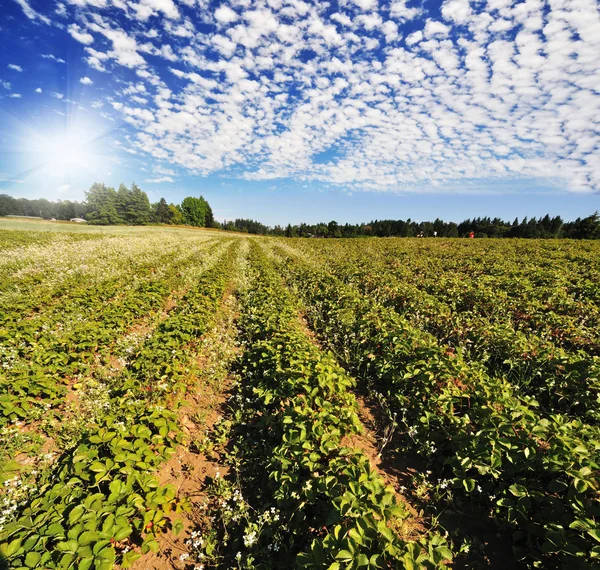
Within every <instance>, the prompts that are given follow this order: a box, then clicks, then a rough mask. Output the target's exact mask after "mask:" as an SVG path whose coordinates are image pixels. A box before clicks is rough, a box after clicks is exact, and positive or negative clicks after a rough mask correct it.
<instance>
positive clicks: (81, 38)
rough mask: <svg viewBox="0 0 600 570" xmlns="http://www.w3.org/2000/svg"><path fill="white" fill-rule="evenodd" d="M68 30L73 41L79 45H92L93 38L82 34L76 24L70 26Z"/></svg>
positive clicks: (85, 33) (90, 35) (84, 33)
mask: <svg viewBox="0 0 600 570" xmlns="http://www.w3.org/2000/svg"><path fill="white" fill-rule="evenodd" d="M68 29H69V33H70V34H71V36H72V37H73V39H75V40H77V41H78V42H79V43H82V44H84V45H86V46H88V45H90V44H92V43H94V36H92V34H89V33H87V32H82V31H81V28H80V27H79V26H78V25H77V24H71V25H70V26H69V28H68Z"/></svg>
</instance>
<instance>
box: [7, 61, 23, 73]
mask: <svg viewBox="0 0 600 570" xmlns="http://www.w3.org/2000/svg"><path fill="white" fill-rule="evenodd" d="M7 67H8V69H12V70H13V71H18V72H19V73H21V72H22V71H23V68H22V67H21V66H20V65H16V64H14V63H9V64H8V66H7Z"/></svg>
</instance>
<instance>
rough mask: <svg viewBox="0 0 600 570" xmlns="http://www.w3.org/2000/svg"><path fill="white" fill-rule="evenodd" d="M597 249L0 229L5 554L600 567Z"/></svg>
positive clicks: (50, 563) (25, 564)
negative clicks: (192, 477) (209, 347)
mask: <svg viewBox="0 0 600 570" xmlns="http://www.w3.org/2000/svg"><path fill="white" fill-rule="evenodd" d="M599 254H600V249H599V248H598V246H597V245H595V244H593V243H591V244H582V243H574V242H566V241H564V242H561V241H554V242H552V243H549V242H536V241H532V240H529V241H527V242H521V241H518V240H512V241H503V242H499V241H495V240H486V241H483V240H482V241H481V242H479V241H475V242H473V240H469V241H467V240H441V239H440V240H418V239H414V240H410V239H389V240H376V239H371V240H328V241H322V240H308V239H306V240H301V239H297V240H294V239H288V240H283V239H269V238H247V237H244V236H236V235H231V234H228V235H227V234H221V233H218V232H212V233H211V232H189V231H184V230H180V231H176V230H172V229H171V230H169V231H166V230H161V229H152V228H149V229H146V230H139V231H136V232H131V233H127V232H122V231H120V232H118V231H114V232H111V231H109V232H107V233H104V234H103V233H97V232H90V233H86V231H85V230H78V233H69V232H56V231H54V232H52V233H50V232H42V231H32V230H27V231H23V230H14V229H11V230H5V231H0V509H1V512H0V567H1V565H2V564H4V565H5V566H6V567H7V568H19V569H25V568H39V569H42V568H77V569H84V570H87V569H92V568H94V569H96V568H97V569H103V570H104V569H110V568H113V567H115V566H119V567H122V568H127V567H133V568H144V567H148V566H146V565H145V562H144V560H146V558H147V557H149V556H153V555H154V556H159V557H162V558H161V560H162V559H164V560H167V559H168V561H169V562H168V564H169V565H170V566H167V565H164V566H162V567H165V568H166V567H173V568H177V569H179V570H191V569H196V570H197V569H198V568H257V569H258V568H260V569H268V568H329V569H332V570H335V569H342V568H357V569H358V568H414V569H417V568H439V569H441V568H445V567H451V566H453V565H455V564H458V565H462V566H464V567H467V568H479V567H483V566H485V561H486V560H488V561H491V563H492V564H496V566H499V565H500V566H502V565H504V566H505V567H506V565H507V564H508V565H509V566H510V567H518V565H521V567H524V568H565V569H566V568H580V569H586V568H589V569H591V568H594V567H595V566H597V564H598V563H600V526H599V523H598V517H599V516H600V502H599V499H600V494H599V493H600V487H599V457H600V426H599V424H600V415H599V414H600V413H599V410H600V343H599V337H598V332H597V331H598V330H600V307H599V306H598V304H599V303H600V285H599V283H600V261H599V260H600V255H599ZM224 312H227V313H228V315H229V316H228V317H227V318H226V319H222V318H220V317H221V316H222V315H223V314H224ZM220 323H221V324H220ZM222 323H229V324H227V325H223V324H222ZM219 326H227V327H229V328H228V329H227V331H225V332H223V333H219V332H218V331H217V329H216V327H219ZM210 335H213V337H214V338H220V339H225V338H227V339H229V341H228V342H230V343H231V346H232V347H234V346H235V350H233V349H232V350H231V351H229V352H230V353H231V362H229V361H228V362H227V363H223V362H220V363H216V364H218V366H216V368H219V369H224V370H225V373H226V374H227V375H228V379H227V381H225V382H224V383H223V384H222V385H221V384H219V389H220V390H222V391H223V400H224V401H225V399H226V402H225V403H224V404H223V405H222V407H221V409H220V410H219V412H220V415H221V417H220V419H219V420H218V421H216V422H212V423H209V422H208V420H207V419H206V418H207V414H206V413H204V412H202V410H200V409H198V410H196V411H197V413H196V414H195V415H193V411H194V410H193V409H192V410H191V412H190V411H189V407H190V406H191V405H196V406H198V405H201V403H200V404H198V401H199V400H201V399H202V396H201V395H202V394H204V391H203V390H204V388H203V386H205V385H206V384H207V383H208V382H211V381H212V380H211V378H212V376H213V375H214V373H215V372H214V370H215V369H216V368H215V363H214V362H213V363H212V364H211V362H210V358H208V357H207V356H206V355H205V354H204V353H203V354H204V356H200V355H201V352H202V350H203V349H202V347H203V344H202V343H203V339H205V338H208V337H209V336H210ZM204 350H206V347H205V348H204ZM221 353H223V354H225V353H228V352H227V350H223V351H222V352H220V353H219V354H221ZM228 354H229V353H228ZM225 391H226V393H225ZM366 407H369V408H370V409H371V410H373V413H374V415H375V416H376V422H377V424H378V427H379V428H380V431H379V432H378V433H372V434H371V436H372V437H373V438H374V439H376V440H377V441H378V443H379V445H378V448H377V449H375V453H371V451H370V448H369V445H368V444H367V439H368V438H367V435H368V434H367V435H365V434H366V432H368V431H369V429H372V428H366V427H365V420H364V418H365V413H366ZM184 410H188V411H185V412H184ZM201 412H202V413H201ZM192 415H193V417H194V418H196V419H194V422H195V423H196V424H197V428H198V429H199V430H201V431H202V432H203V433H204V432H205V433H206V437H205V439H204V440H202V441H201V440H193V441H190V435H189V429H188V425H189V420H188V417H189V416H192ZM190 449H192V450H193V452H194V454H195V455H196V456H198V457H205V459H202V460H203V461H204V460H206V461H209V460H210V461H212V462H214V463H215V464H216V465H217V471H216V474H214V473H213V474H211V475H207V476H205V477H204V478H203V479H202V480H200V479H198V486H197V488H196V489H192V490H191V491H190V489H189V485H188V486H187V487H185V489H186V491H185V492H182V491H178V489H179V488H180V485H173V484H168V483H165V481H167V480H170V479H169V477H167V475H166V474H167V473H168V472H170V471H172V466H173V465H174V463H173V462H174V461H178V460H179V462H180V463H181V457H188V456H189V452H188V451H187V450H190ZM377 452H379V454H380V456H381V461H380V460H379V459H378V458H377V457H375V456H376V455H377ZM186 454H187V455H186ZM178 458H179V459H178ZM409 460H410V461H412V462H416V463H418V465H419V466H420V467H419V469H418V470H416V471H415V470H413V471H411V472H410V473H409V472H408V471H406V472H403V473H402V474H401V476H399V475H398V472H400V471H402V466H403V465H405V464H406V462H407V461H409ZM187 468H189V469H192V468H193V465H192V466H188V467H187ZM219 470H221V471H223V475H221V474H220V471H219ZM491 534H493V535H497V534H499V535H500V536H501V540H502V541H504V542H503V543H502V544H503V545H505V546H506V552H504V553H502V556H501V557H500V558H497V559H494V556H497V555H498V553H497V552H496V551H494V550H493V549H492V548H491V547H490V545H489V544H490V535H491ZM165 537H167V538H168V540H166V541H165ZM177 537H180V538H177ZM177 540H178V541H179V542H177V543H176V542H173V541H177ZM172 544H178V545H179V546H178V548H180V549H182V550H180V551H181V552H182V554H181V555H179V554H178V555H177V556H175V555H173V554H169V552H170V551H171V546H169V545H172ZM164 564H167V562H164Z"/></svg>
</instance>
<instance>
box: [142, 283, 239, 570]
mask: <svg viewBox="0 0 600 570" xmlns="http://www.w3.org/2000/svg"><path fill="white" fill-rule="evenodd" d="M231 294H232V292H231V291H230V290H228V291H227V292H226V294H225V297H224V300H223V302H222V304H221V306H220V308H219V309H218V310H217V315H218V317H217V323H216V324H215V326H214V328H213V331H211V332H209V333H208V335H209V336H210V335H211V334H214V333H215V332H216V334H215V338H216V339H219V335H218V331H219V330H220V329H221V327H224V326H227V317H228V314H227V313H228V308H226V303H227V298H228V297H230V296H231ZM229 316H230V317H231V312H229ZM197 349H198V350H199V352H198V354H197V356H196V358H195V365H196V370H198V369H199V370H203V369H204V370H210V368H211V366H213V365H214V364H215V360H216V359H218V358H219V355H218V354H215V353H213V352H211V349H210V346H204V345H200V346H198V347H197ZM211 380H212V379H211V378H210V372H209V373H208V376H207V377H206V378H203V377H202V376H200V377H192V378H190V382H189V384H190V389H189V391H188V394H187V396H186V398H185V402H184V405H183V406H182V407H181V408H180V409H179V422H180V425H181V428H182V431H183V432H184V433H185V434H186V435H187V443H188V445H185V444H184V445H181V446H180V447H179V448H178V449H177V450H176V453H175V455H174V456H173V457H172V458H171V459H170V460H169V461H168V462H167V463H165V464H164V465H163V466H162V468H161V469H160V471H159V472H158V473H157V478H158V480H159V483H160V485H172V486H173V487H174V488H175V490H176V491H177V498H178V499H179V500H185V501H187V502H188V504H189V507H190V508H189V509H188V510H186V511H185V512H182V513H178V514H173V515H172V516H171V517H170V518H171V521H175V520H177V519H178V520H180V521H181V522H182V523H183V530H182V532H180V533H179V535H177V536H175V535H174V533H173V532H170V531H169V532H166V533H163V534H161V535H159V536H158V537H157V540H158V543H159V551H158V553H156V554H154V553H149V554H146V555H144V556H142V557H141V558H140V559H139V560H137V561H136V562H135V563H134V564H133V565H132V567H131V568H132V570H172V569H179V568H183V567H184V566H185V564H184V563H182V562H180V561H179V556H180V555H181V554H184V553H187V552H188V551H189V548H188V547H187V546H186V544H185V540H187V539H188V538H189V537H190V532H191V531H192V530H193V529H194V528H195V527H196V526H197V518H198V513H201V512H202V505H203V504H204V503H205V498H206V495H205V494H204V492H203V489H204V488H206V484H207V482H208V481H207V479H209V478H214V477H215V476H216V475H217V473H219V474H220V476H222V477H225V476H226V475H227V473H228V471H229V469H228V467H227V466H226V465H224V464H223V462H222V461H220V457H219V456H218V454H217V453H216V452H208V453H207V454H204V453H198V452H196V451H195V450H194V451H192V449H191V448H190V445H189V443H191V442H193V441H198V442H202V441H204V439H205V435H206V433H207V432H209V431H210V430H211V429H212V427H213V426H214V425H215V423H216V422H217V421H218V420H219V419H220V418H221V416H222V414H223V412H224V410H225V408H226V400H227V396H228V393H229V392H228V390H229V380H230V379H229V378H225V379H224V381H222V380H223V379H221V381H218V382H215V381H214V380H213V381H211Z"/></svg>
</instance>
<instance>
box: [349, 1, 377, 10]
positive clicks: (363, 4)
mask: <svg viewBox="0 0 600 570" xmlns="http://www.w3.org/2000/svg"><path fill="white" fill-rule="evenodd" d="M350 1H351V2H352V3H353V4H355V5H356V6H358V7H359V8H360V9H361V10H365V11H366V10H374V9H375V8H376V7H377V0H350Z"/></svg>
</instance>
